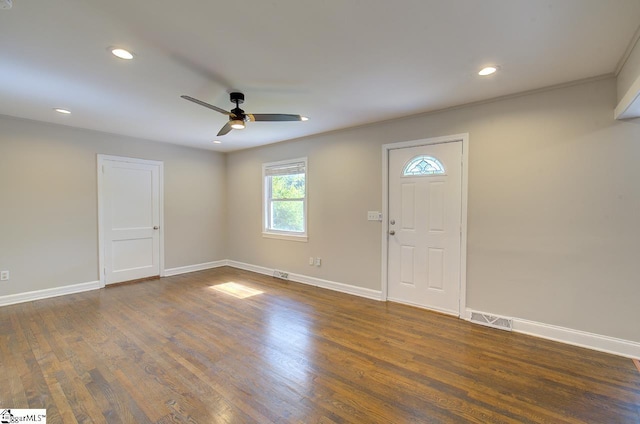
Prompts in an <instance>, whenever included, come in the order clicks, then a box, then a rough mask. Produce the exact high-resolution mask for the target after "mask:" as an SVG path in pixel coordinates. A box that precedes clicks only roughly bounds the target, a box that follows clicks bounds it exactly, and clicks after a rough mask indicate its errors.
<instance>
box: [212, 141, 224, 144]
mask: <svg viewBox="0 0 640 424" xmlns="http://www.w3.org/2000/svg"><path fill="white" fill-rule="evenodd" d="M213 144H222V141H220V140H213Z"/></svg>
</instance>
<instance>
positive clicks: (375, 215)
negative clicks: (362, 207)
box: [367, 211, 382, 222]
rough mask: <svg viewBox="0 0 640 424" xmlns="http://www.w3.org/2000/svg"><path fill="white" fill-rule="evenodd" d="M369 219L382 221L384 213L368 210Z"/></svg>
mask: <svg viewBox="0 0 640 424" xmlns="http://www.w3.org/2000/svg"><path fill="white" fill-rule="evenodd" d="M367 221H380V222H382V213H380V212H378V211H368V212H367Z"/></svg>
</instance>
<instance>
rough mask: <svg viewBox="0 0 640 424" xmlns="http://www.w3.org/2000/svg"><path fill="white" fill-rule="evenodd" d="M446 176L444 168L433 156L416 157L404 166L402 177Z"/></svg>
mask: <svg viewBox="0 0 640 424" xmlns="http://www.w3.org/2000/svg"><path fill="white" fill-rule="evenodd" d="M441 174H444V166H442V163H441V162H440V161H439V160H438V159H436V158H434V157H433V156H424V155H420V156H416V157H414V158H413V159H411V160H410V161H409V162H407V164H406V165H405V166H404V169H403V170H402V176H404V177H416V176H421V175H441Z"/></svg>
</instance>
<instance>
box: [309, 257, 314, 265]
mask: <svg viewBox="0 0 640 424" xmlns="http://www.w3.org/2000/svg"><path fill="white" fill-rule="evenodd" d="M313 263H314V260H313V256H309V265H313Z"/></svg>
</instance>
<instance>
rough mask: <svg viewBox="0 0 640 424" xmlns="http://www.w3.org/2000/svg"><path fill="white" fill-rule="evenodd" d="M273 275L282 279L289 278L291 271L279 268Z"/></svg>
mask: <svg viewBox="0 0 640 424" xmlns="http://www.w3.org/2000/svg"><path fill="white" fill-rule="evenodd" d="M273 276H274V277H276V278H280V279H282V280H288V279H289V273H288V272H284V271H278V270H277V269H276V270H275V271H273Z"/></svg>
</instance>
